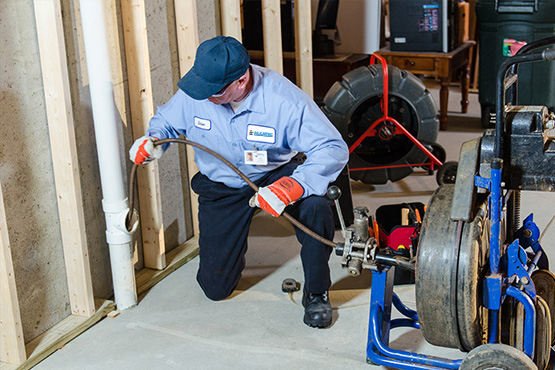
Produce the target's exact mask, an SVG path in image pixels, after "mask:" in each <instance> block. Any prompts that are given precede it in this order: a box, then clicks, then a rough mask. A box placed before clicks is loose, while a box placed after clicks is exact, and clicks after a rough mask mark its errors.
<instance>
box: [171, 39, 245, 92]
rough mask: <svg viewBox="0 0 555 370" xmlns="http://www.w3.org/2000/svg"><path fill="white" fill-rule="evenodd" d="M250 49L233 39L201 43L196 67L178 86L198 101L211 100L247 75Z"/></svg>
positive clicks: (196, 58)
mask: <svg viewBox="0 0 555 370" xmlns="http://www.w3.org/2000/svg"><path fill="white" fill-rule="evenodd" d="M249 63H250V57H249V53H248V52H247V49H245V47H244V46H243V45H242V44H241V43H240V42H239V41H237V40H236V39H234V38H233V37H227V36H216V37H214V38H212V39H210V40H206V41H204V42H203V43H201V44H200V45H199V47H198V49H197V54H196V56H195V64H194V65H193V67H192V68H191V69H190V70H189V72H187V73H186V74H185V76H183V77H182V78H181V80H179V82H178V83H177V86H178V87H179V88H180V89H181V90H183V92H184V93H185V94H187V95H189V96H190V97H191V98H193V99H195V100H203V99H208V98H209V97H211V96H212V95H214V94H216V93H217V92H218V91H220V90H221V89H223V88H224V87H225V86H226V85H227V84H228V83H230V82H233V81H235V80H237V79H238V78H239V77H241V76H242V75H244V74H245V72H247V69H248V68H249Z"/></svg>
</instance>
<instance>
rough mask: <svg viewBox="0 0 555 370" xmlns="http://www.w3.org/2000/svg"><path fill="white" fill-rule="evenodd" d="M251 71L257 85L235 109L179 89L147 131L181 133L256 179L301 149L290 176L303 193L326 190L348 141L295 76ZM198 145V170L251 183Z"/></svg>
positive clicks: (239, 184) (237, 183) (344, 155)
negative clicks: (261, 154) (262, 161)
mask: <svg viewBox="0 0 555 370" xmlns="http://www.w3.org/2000/svg"><path fill="white" fill-rule="evenodd" d="M251 73H252V74H251V75H252V77H253V89H252V91H251V92H250V94H249V95H248V96H247V97H246V99H245V100H244V101H243V104H242V105H241V106H240V107H239V109H238V110H237V111H236V112H234V111H233V109H232V108H231V107H230V105H229V104H223V105H217V104H214V103H212V102H210V101H208V100H194V99H192V98H191V97H189V96H188V95H187V94H185V93H184V92H183V91H181V90H179V91H177V92H176V93H175V95H174V96H173V97H172V98H171V99H170V100H169V101H168V102H167V103H166V104H164V105H163V106H161V107H158V109H157V112H156V114H155V115H154V116H153V117H152V119H151V120H150V126H149V129H148V131H147V135H149V136H154V137H157V138H159V139H165V138H175V137H178V136H179V134H183V135H185V136H186V137H187V139H188V140H190V141H193V142H196V143H198V144H201V145H204V146H206V147H207V148H209V149H212V150H213V151H215V152H216V153H218V154H220V155H222V156H223V157H224V158H226V159H227V160H228V161H230V162H231V163H232V164H233V165H235V166H236V167H237V168H238V169H239V170H240V171H241V172H243V173H244V174H245V175H246V176H247V177H248V178H249V179H251V180H252V181H256V180H257V179H259V178H261V177H262V176H263V175H264V174H266V173H267V172H269V171H272V170H274V169H276V168H278V167H280V166H282V165H283V164H285V163H287V162H289V160H290V159H291V158H292V157H294V156H295V155H296V154H297V153H298V152H302V153H304V154H306V157H307V159H306V161H305V162H304V163H303V164H302V165H300V166H299V167H297V168H296V169H295V171H294V172H293V174H292V175H291V177H293V178H294V179H295V180H297V181H298V182H299V183H300V184H301V185H302V187H303V188H304V194H303V198H304V197H307V196H309V195H312V194H316V195H323V194H324V193H325V192H326V190H327V187H328V185H329V183H330V182H333V181H334V180H335V179H336V178H337V176H338V175H339V173H340V172H341V170H342V169H343V168H344V167H345V164H346V163H347V160H348V157H349V152H348V148H347V145H346V144H345V142H344V141H343V139H342V138H341V135H340V134H339V132H338V131H337V129H336V128H335V127H334V126H333V125H332V124H331V122H330V121H329V120H328V119H327V117H326V116H325V115H324V113H323V112H322V111H321V110H320V108H318V106H317V105H316V103H314V101H313V100H312V99H311V98H310V96H308V95H307V94H306V93H304V92H303V91H302V90H301V89H299V88H298V87H297V86H295V85H294V84H293V83H292V82H291V81H289V80H288V79H287V78H285V77H283V76H282V75H280V74H279V73H277V72H275V71H272V70H270V69H267V68H264V67H260V66H257V65H254V64H251ZM194 150H195V162H196V163H197V166H198V168H199V170H200V172H201V173H203V174H204V175H206V176H207V177H208V178H209V179H210V180H212V181H216V182H222V183H224V184H225V185H227V186H229V187H232V188H240V187H243V186H245V185H247V184H246V183H245V181H243V179H241V178H240V177H239V176H238V175H237V174H236V173H235V172H234V171H233V170H232V169H230V168H229V167H228V166H227V165H225V164H224V163H223V162H222V161H220V160H219V159H217V158H215V157H214V156H212V155H210V154H208V153H206V152H204V151H203V150H201V149H197V148H194ZM246 150H259V151H266V152H267V157H268V164H267V165H253V164H246V163H245V155H244V154H245V151H246Z"/></svg>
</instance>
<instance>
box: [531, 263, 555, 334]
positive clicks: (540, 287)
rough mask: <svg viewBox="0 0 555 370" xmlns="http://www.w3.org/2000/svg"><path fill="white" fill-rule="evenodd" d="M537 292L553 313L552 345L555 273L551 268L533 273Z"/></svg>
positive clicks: (554, 314)
mask: <svg viewBox="0 0 555 370" xmlns="http://www.w3.org/2000/svg"><path fill="white" fill-rule="evenodd" d="M532 281H533V282H534V286H535V287H536V293H537V294H538V295H539V296H540V297H542V298H543V299H544V300H545V302H546V304H547V307H549V308H550V312H549V313H550V315H551V345H555V311H554V310H555V275H554V274H553V273H552V272H551V271H549V270H544V269H540V270H536V271H534V272H533V273H532Z"/></svg>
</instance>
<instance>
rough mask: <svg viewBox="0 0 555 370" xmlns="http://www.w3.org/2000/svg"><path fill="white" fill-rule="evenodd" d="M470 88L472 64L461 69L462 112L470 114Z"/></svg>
mask: <svg viewBox="0 0 555 370" xmlns="http://www.w3.org/2000/svg"><path fill="white" fill-rule="evenodd" d="M469 88H470V63H467V64H466V65H465V66H464V67H463V68H462V69H461V112H462V113H467V112H468V104H469V102H468V89H469Z"/></svg>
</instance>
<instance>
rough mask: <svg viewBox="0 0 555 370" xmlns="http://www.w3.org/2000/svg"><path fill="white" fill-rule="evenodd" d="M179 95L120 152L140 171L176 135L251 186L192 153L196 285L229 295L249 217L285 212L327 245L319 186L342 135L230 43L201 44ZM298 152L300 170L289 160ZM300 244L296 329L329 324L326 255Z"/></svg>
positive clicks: (327, 220) (338, 157) (306, 240)
mask: <svg viewBox="0 0 555 370" xmlns="http://www.w3.org/2000/svg"><path fill="white" fill-rule="evenodd" d="M177 86H178V87H179V90H178V91H177V92H176V94H175V95H174V96H173V97H172V98H171V99H170V100H169V101H168V102H167V103H166V104H165V105H163V106H162V107H158V110H157V112H156V114H155V115H154V116H153V117H152V119H151V120H150V125H149V128H148V131H147V133H146V136H144V137H142V138H140V139H138V140H136V141H135V143H134V144H133V146H132V147H131V149H130V151H129V155H130V158H131V160H132V161H134V162H135V163H137V164H143V163H148V162H150V161H151V160H153V159H156V158H159V157H160V156H161V155H162V153H163V151H164V149H165V148H163V147H162V146H154V144H153V143H154V141H155V140H157V139H164V138H175V137H178V136H179V135H180V134H184V135H185V136H186V137H187V138H188V139H189V140H191V141H193V142H197V143H199V144H202V145H204V146H206V147H208V148H209V149H212V150H214V151H215V152H217V153H219V154H220V155H222V156H223V157H225V158H226V159H227V160H229V161H230V162H231V163H233V164H234V165H235V166H236V167H237V168H238V169H239V170H241V172H243V173H244V174H245V175H246V176H248V177H249V179H251V180H252V181H253V182H254V183H255V184H256V185H257V186H259V188H260V189H259V191H258V193H256V194H254V191H253V190H252V189H251V188H250V187H249V186H248V185H247V184H246V183H245V182H244V181H243V180H242V179H241V178H240V177H239V176H238V175H237V174H236V173H235V172H233V170H231V169H230V168H229V167H227V166H226V165H225V164H224V163H222V162H221V161H220V160H219V159H217V158H214V157H213V156H211V155H210V154H208V153H206V152H204V151H202V150H198V149H197V148H195V161H196V163H197V166H198V168H199V171H200V172H198V173H197V174H196V175H195V176H194V177H193V179H192V181H191V187H192V189H193V191H195V192H196V193H197V194H198V195H199V198H198V199H199V214H198V217H199V228H200V235H199V255H200V267H199V271H198V274H197V281H198V283H199V284H200V286H201V288H202V289H203V291H204V292H205V294H206V296H207V297H208V298H210V299H212V300H221V299H224V298H226V297H228V296H229V295H230V294H231V293H232V292H233V290H234V289H235V287H236V286H237V283H238V282H239V278H240V277H241V272H242V270H243V269H244V267H245V253H246V251H247V235H248V232H249V228H250V224H251V221H252V217H253V215H254V212H255V209H254V208H252V207H250V206H249V200H251V198H253V199H252V200H251V202H250V203H251V204H255V205H256V206H259V207H261V208H262V209H264V210H265V211H266V212H268V213H270V214H271V215H273V216H276V217H277V216H279V215H280V214H281V213H282V212H283V210H284V209H287V212H289V213H290V214H291V215H292V216H293V217H295V218H296V219H298V220H299V221H300V222H301V223H303V224H305V225H306V226H307V227H309V228H310V229H312V230H313V231H315V232H316V233H318V234H320V235H322V236H323V237H325V238H328V239H333V234H334V220H333V215H332V211H331V207H330V201H329V200H328V199H327V198H325V197H324V196H323V195H324V194H325V192H326V190H327V187H328V185H329V183H330V182H332V181H334V180H335V179H336V177H337V176H338V174H339V173H340V172H341V170H342V169H343V168H344V167H345V164H346V163H347V160H348V149H347V145H346V144H345V142H344V141H343V140H342V139H341V135H340V134H339V133H338V131H337V130H336V129H335V127H334V126H333V125H332V124H331V123H330V122H329V120H328V119H327V118H326V116H325V115H324V114H323V113H322V111H321V110H320V109H319V108H318V106H317V105H316V104H315V103H314V101H313V100H312V99H311V98H310V97H309V96H308V95H307V94H305V93H304V92H303V91H302V90H300V89H299V88H298V87H297V86H295V85H294V84H293V83H291V82H290V81H289V80H287V79H286V78H284V77H283V76H281V75H280V74H278V73H276V72H274V71H272V70H269V69H267V68H263V67H260V66H257V65H253V64H250V58H249V54H248V52H247V50H246V49H245V48H244V47H243V45H241V44H240V43H239V42H238V41H237V40H236V39H234V38H231V37H223V36H218V37H215V38H213V39H210V40H207V41H205V42H203V43H202V44H201V45H200V46H199V48H198V50H197V53H196V58H195V64H194V66H193V67H192V68H191V70H190V71H189V72H187V74H186V75H185V76H184V77H183V78H182V79H181V80H180V81H179V82H178V83H177ZM300 152H302V153H304V154H305V155H306V160H305V161H304V162H303V163H300V162H299V161H294V160H293V161H292V159H293V157H295V155H296V154H297V153H300ZM295 231H296V235H297V239H298V240H299V242H300V243H301V244H302V249H301V260H302V264H303V270H304V278H305V284H304V288H303V300H302V302H303V306H304V307H305V313H304V320H303V321H304V322H305V323H306V324H307V325H309V326H312V327H320V328H324V327H327V326H329V325H330V324H331V321H332V309H331V306H330V303H329V299H328V289H329V287H330V285H331V280H330V272H329V266H328V260H329V256H330V253H331V248H330V247H328V246H326V245H324V244H322V243H320V242H318V241H316V240H314V239H313V238H311V237H310V236H308V235H306V234H305V233H303V232H302V231H300V230H298V229H296V230H295Z"/></svg>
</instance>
